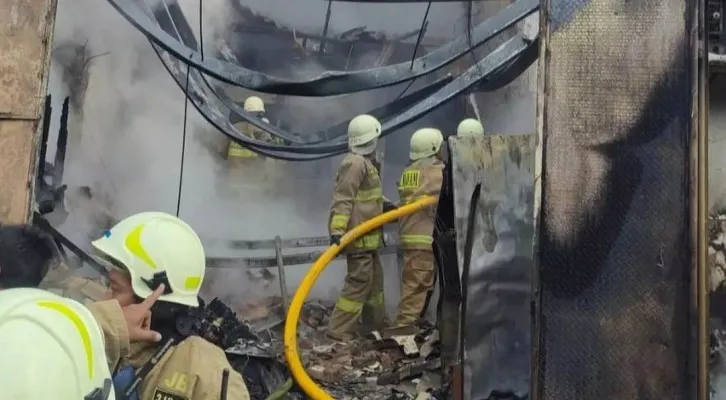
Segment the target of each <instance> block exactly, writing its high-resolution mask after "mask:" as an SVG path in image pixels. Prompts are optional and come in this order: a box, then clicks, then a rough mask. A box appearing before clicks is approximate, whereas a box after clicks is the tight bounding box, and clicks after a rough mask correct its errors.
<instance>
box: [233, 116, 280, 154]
mask: <svg viewBox="0 0 726 400" xmlns="http://www.w3.org/2000/svg"><path fill="white" fill-rule="evenodd" d="M235 127H237V129H239V130H240V132H242V133H243V134H244V135H245V136H247V137H248V138H250V139H255V140H261V141H266V142H269V141H270V135H269V134H268V133H267V132H265V131H263V130H262V129H259V128H257V127H256V126H254V125H252V124H250V123H249V122H238V123H236V124H235ZM254 157H259V154H257V153H255V152H254V151H252V150H250V149H247V148H245V147H243V146H240V145H239V144H237V143H236V142H234V141H232V140H230V141H229V146H228V147H227V158H254Z"/></svg>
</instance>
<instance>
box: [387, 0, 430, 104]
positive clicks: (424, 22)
mask: <svg viewBox="0 0 726 400" xmlns="http://www.w3.org/2000/svg"><path fill="white" fill-rule="evenodd" d="M429 11H431V0H429V4H428V5H427V6H426V12H425V13H424V16H423V19H422V20H421V29H419V30H418V37H416V45H415V46H414V47H413V54H411V65H410V66H409V67H408V69H410V70H413V63H414V62H415V61H416V53H417V52H418V47H419V46H420V45H421V40H422V39H423V35H424V31H425V30H426V25H427V24H428V20H429ZM414 82H416V78H413V79H411V81H410V82H408V85H406V87H405V88H403V90H402V91H401V93H399V94H398V96H396V98H395V99H394V100H393V101H396V100H398V99H400V98H401V97H403V95H404V94H405V93H406V92H408V89H411V86H413V84H414Z"/></svg>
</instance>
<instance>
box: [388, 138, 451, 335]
mask: <svg viewBox="0 0 726 400" xmlns="http://www.w3.org/2000/svg"><path fill="white" fill-rule="evenodd" d="M443 142H444V136H443V135H442V134H441V131H439V130H438V129H434V128H423V129H419V130H417V131H416V132H415V133H414V134H413V135H412V136H411V152H410V156H409V158H410V160H411V162H410V164H409V165H408V167H406V168H405V169H404V170H403V174H402V175H401V180H400V181H399V182H398V194H399V196H400V198H401V203H402V204H408V203H412V202H414V201H416V200H418V199H420V198H421V197H424V196H438V195H439V192H440V191H441V183H442V181H443V170H444V163H443V161H442V160H443V149H442V146H441V145H442V143H443ZM435 213H436V207H435V206H431V207H428V208H425V209H423V210H421V211H418V212H417V213H415V214H411V215H407V216H405V217H402V218H401V219H400V220H399V227H400V228H399V229H400V241H401V248H402V249H403V263H404V265H403V273H402V276H401V300H400V302H399V303H398V309H397V312H396V320H395V325H396V327H401V326H409V325H412V324H414V323H415V322H416V321H418V319H419V318H420V317H421V315H422V313H423V312H424V311H425V310H424V309H425V307H426V304H427V299H428V298H429V292H430V291H431V290H432V289H433V286H434V274H435V268H434V253H433V247H432V245H433V242H434V240H433V237H432V235H433V232H434V218H435Z"/></svg>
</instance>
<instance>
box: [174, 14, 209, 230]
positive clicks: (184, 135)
mask: <svg viewBox="0 0 726 400" xmlns="http://www.w3.org/2000/svg"><path fill="white" fill-rule="evenodd" d="M202 10H203V7H202V0H199V53H200V54H201V55H202V61H204V31H203V25H204V24H203V22H202V17H203V11H202ZM190 72H191V66H190V65H189V64H187V77H186V82H185V83H184V93H185V95H184V127H183V128H182V148H181V160H180V162H179V190H178V191H177V196H176V216H177V217H178V216H179V211H180V210H181V199H182V192H183V189H184V156H185V154H186V150H187V118H188V115H189V96H187V95H186V93H189V73H190Z"/></svg>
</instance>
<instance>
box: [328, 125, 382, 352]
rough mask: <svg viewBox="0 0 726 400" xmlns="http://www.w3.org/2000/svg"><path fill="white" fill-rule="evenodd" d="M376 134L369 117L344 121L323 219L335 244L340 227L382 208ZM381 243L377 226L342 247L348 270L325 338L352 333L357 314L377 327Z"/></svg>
mask: <svg viewBox="0 0 726 400" xmlns="http://www.w3.org/2000/svg"><path fill="white" fill-rule="evenodd" d="M380 136H381V123H380V122H378V120H377V119H376V118H375V117H373V116H370V115H359V116H357V117H355V118H353V119H352V120H351V121H350V124H348V149H349V152H348V154H347V155H346V156H345V158H344V159H343V161H342V162H341V164H340V167H338V172H337V175H336V178H335V188H334V191H333V203H332V205H331V207H330V215H329V218H328V230H329V233H330V241H331V244H340V238H341V236H342V235H344V234H345V233H346V232H348V231H349V230H351V229H353V228H354V227H356V226H357V225H360V224H361V223H363V222H365V221H367V220H369V219H371V218H373V217H376V216H378V215H379V214H381V213H382V212H383V203H384V198H383V191H382V189H381V178H380V177H379V175H378V168H377V167H376V160H375V154H376V148H377V146H378V138H379V137H380ZM382 246H383V234H382V231H381V230H380V229H376V230H374V231H372V232H370V233H368V234H366V235H365V236H362V237H360V238H358V239H357V240H356V241H355V242H353V243H352V244H350V245H349V246H348V247H347V248H346V249H345V253H346V261H347V263H348V272H347V274H346V276H345V282H344V283H343V288H342V290H341V292H340V296H339V297H338V300H337V301H336V303H335V309H334V311H333V315H331V317H330V323H329V324H328V332H327V334H328V336H330V337H331V338H333V339H337V340H350V339H353V338H355V337H356V336H357V335H358V334H359V333H360V332H359V329H360V326H359V319H361V317H362V320H363V323H364V324H366V325H367V326H369V327H371V328H372V329H382V328H383V324H384V321H385V308H384V301H383V270H382V267H381V260H380V258H379V255H378V249H380V248H381V247H382Z"/></svg>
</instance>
